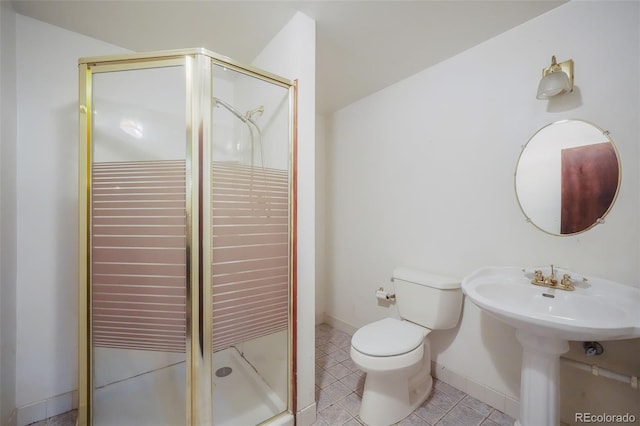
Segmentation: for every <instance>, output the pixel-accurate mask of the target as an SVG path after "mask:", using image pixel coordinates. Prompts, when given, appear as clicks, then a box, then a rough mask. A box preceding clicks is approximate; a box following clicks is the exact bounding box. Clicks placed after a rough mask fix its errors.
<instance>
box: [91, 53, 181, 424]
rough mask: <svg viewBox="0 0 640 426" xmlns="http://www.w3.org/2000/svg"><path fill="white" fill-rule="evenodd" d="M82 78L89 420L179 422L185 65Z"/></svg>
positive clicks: (98, 422)
mask: <svg viewBox="0 0 640 426" xmlns="http://www.w3.org/2000/svg"><path fill="white" fill-rule="evenodd" d="M92 87H93V90H92V92H93V93H92V94H93V105H92V111H91V112H92V120H93V123H92V124H93V125H92V136H93V146H92V149H91V152H92V158H91V160H90V161H91V182H92V185H91V196H90V197H91V198H90V199H91V224H90V229H91V247H92V251H91V312H92V315H91V329H92V338H91V351H92V359H93V370H92V379H91V380H92V387H93V410H92V414H93V416H92V417H93V424H94V425H96V426H119V425H125V424H132V425H133V424H135V425H136V426H142V425H149V426H152V425H153V426H160V425H167V426H170V425H179V424H185V422H186V418H187V417H186V399H185V398H186V395H185V388H186V387H185V380H186V379H185V359H186V358H185V348H186V344H187V343H186V286H187V276H186V271H187V268H186V259H187V254H186V242H187V239H186V227H187V217H186V208H185V205H186V201H185V196H186V194H185V191H186V189H185V188H186V170H185V168H186V159H187V141H186V136H185V131H184V129H185V123H186V120H187V118H186V110H185V108H186V85H185V67H184V66H169V67H167V66H165V67H158V68H145V69H131V70H119V71H113V72H101V73H95V74H94V75H93V81H92Z"/></svg>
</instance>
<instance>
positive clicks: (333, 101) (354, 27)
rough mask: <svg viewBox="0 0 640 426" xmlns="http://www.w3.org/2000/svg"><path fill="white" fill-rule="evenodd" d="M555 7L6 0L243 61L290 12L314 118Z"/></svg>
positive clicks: (28, 10) (101, 34)
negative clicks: (311, 23) (304, 41)
mask: <svg viewBox="0 0 640 426" xmlns="http://www.w3.org/2000/svg"><path fill="white" fill-rule="evenodd" d="M563 3H565V1H564V0H563V1H544V0H531V1H530V0H507V1H505V0H498V1H485V0H469V1H463V0H454V1H451V0H448V1H447V0H443V1H435V0H422V1H419V0H418V1H416V0H414V1H403V0H386V1H385V0H370V1H366V0H359V1H339V0H324V1H312V0H308V1H307V0H305V1H269V0H262V1H242V0H236V1H213V0H209V1H195V0H190V1H170V0H129V1H120V0H14V1H13V5H14V8H15V10H16V12H18V13H20V14H22V15H26V16H30V17H32V18H35V19H38V20H41V21H44V22H47V23H50V24H53V25H56V26H59V27H62V28H66V29H68V30H71V31H74V32H77V33H80V34H85V35H87V36H90V37H93V38H96V39H99V40H103V41H105V42H108V43H111V44H115V45H118V46H121V47H124V48H127V49H130V50H133V51H152V50H166V49H179V48H186V47H205V48H207V49H209V50H212V51H214V52H217V53H219V54H222V55H225V56H229V57H231V58H233V59H234V60H237V61H239V62H242V63H251V61H252V60H253V58H254V57H255V56H256V55H257V54H258V53H259V52H260V51H261V50H262V48H263V47H264V46H265V44H266V43H267V42H268V41H269V40H271V38H272V37H273V36H274V35H275V34H276V33H277V32H278V31H279V30H280V29H281V28H282V27H283V26H284V25H285V24H286V22H287V21H288V20H289V19H290V18H291V17H292V16H293V15H294V14H295V13H296V12H297V11H301V12H303V13H305V14H306V15H308V16H310V17H311V18H313V19H314V20H315V21H316V99H317V106H316V107H317V111H318V112H319V113H330V112H333V111H336V110H338V109H340V108H342V107H344V106H346V105H348V104H350V103H352V102H354V101H356V100H358V99H360V98H362V97H365V96H367V95H369V94H371V93H373V92H376V91H378V90H380V89H382V88H384V87H386V86H389V85H391V84H393V83H395V82H397V81H400V80H402V79H404V78H406V77H409V76H410V75H413V74H415V73H417V72H419V71H421V70H423V69H425V68H428V67H429V66H432V65H434V64H436V63H438V62H441V61H443V60H445V59H447V58H450V57H452V56H454V55H456V54H458V53H460V52H462V51H464V50H466V49H469V48H471V47H473V46H475V45H478V44H480V43H482V42H483V41H485V40H488V39H490V38H492V37H494V36H496V35H498V34H501V33H503V32H505V31H507V30H509V29H510V28H513V27H516V26H518V25H520V24H522V23H523V22H526V21H528V20H530V19H532V18H534V17H536V16H538V15H540V14H543V13H545V12H547V11H548V10H550V9H553V8H555V7H558V6H560V5H561V4H563Z"/></svg>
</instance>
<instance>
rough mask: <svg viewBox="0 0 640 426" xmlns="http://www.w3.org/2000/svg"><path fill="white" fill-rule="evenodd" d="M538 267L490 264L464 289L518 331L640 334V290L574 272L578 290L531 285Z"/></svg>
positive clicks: (581, 336) (609, 336) (577, 336)
mask: <svg viewBox="0 0 640 426" xmlns="http://www.w3.org/2000/svg"><path fill="white" fill-rule="evenodd" d="M534 269H541V270H542V271H543V273H544V274H545V275H548V274H549V269H550V267H548V266H547V267H543V268H521V267H487V268H482V269H479V270H477V271H476V272H474V273H472V274H471V275H469V276H467V277H466V278H464V280H463V281H462V291H463V292H464V294H466V295H467V297H468V298H469V299H470V300H471V301H472V302H473V303H475V304H476V305H478V307H480V308H481V309H483V310H484V311H486V312H487V313H489V314H490V315H492V316H494V317H496V318H498V319H499V320H502V321H504V322H506V323H507V324H509V325H511V326H513V327H515V328H516V329H525V330H529V331H531V332H532V333H535V334H539V335H543V336H549V337H557V338H559V339H563V340H614V339H629V338H633V337H640V309H638V306H640V289H638V288H634V287H630V286H626V285H623V284H619V283H616V282H613V281H608V280H604V279H601V278H596V277H589V278H587V279H586V281H585V280H583V279H584V277H582V276H579V275H578V274H575V273H572V272H570V271H565V270H562V269H559V270H558V269H557V270H556V275H557V276H560V277H561V276H562V274H564V273H568V274H569V275H571V277H572V280H573V281H574V283H575V286H576V288H575V290H574V291H565V290H559V289H553V288H548V287H540V286H537V285H533V284H531V279H532V278H533V271H534Z"/></svg>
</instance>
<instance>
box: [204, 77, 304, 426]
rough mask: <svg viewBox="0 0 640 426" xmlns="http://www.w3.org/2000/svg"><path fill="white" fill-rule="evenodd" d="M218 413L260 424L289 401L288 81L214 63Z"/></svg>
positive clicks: (226, 421) (218, 417)
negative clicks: (269, 79)
mask: <svg viewBox="0 0 640 426" xmlns="http://www.w3.org/2000/svg"><path fill="white" fill-rule="evenodd" d="M213 93H214V98H213V100H212V104H213V109H212V115H213V116H212V123H213V126H212V129H213V146H212V150H211V152H212V158H211V160H212V184H211V191H212V220H211V223H212V232H213V249H212V274H213V281H212V282H213V285H212V299H213V300H212V304H213V318H212V322H213V339H212V340H213V367H212V372H213V383H214V389H213V403H214V405H213V419H214V424H215V425H221V426H227V425H228V426H235V425H256V424H259V423H262V422H264V421H266V420H268V419H269V418H272V417H274V416H276V415H278V414H279V413H281V412H283V411H285V410H286V409H287V407H288V398H289V394H288V387H289V386H288V385H289V382H290V377H289V368H288V366H289V360H290V354H289V339H290V303H289V302H290V299H289V298H290V293H289V290H290V280H291V276H290V253H291V245H290V213H289V204H290V158H291V155H290V154H291V148H290V124H291V123H290V114H289V106H290V103H289V102H290V101H289V90H288V88H285V87H282V86H279V85H274V84H271V83H269V82H266V81H263V80H260V79H257V78H255V77H252V76H249V75H246V74H242V73H240V72H237V71H234V70H231V69H229V68H226V67H223V66H219V65H214V67H213Z"/></svg>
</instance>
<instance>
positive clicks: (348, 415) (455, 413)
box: [31, 324, 514, 426]
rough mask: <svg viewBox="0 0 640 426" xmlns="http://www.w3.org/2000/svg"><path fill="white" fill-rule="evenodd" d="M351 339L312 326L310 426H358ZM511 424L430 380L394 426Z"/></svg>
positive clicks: (64, 424)
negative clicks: (425, 395)
mask: <svg viewBox="0 0 640 426" xmlns="http://www.w3.org/2000/svg"><path fill="white" fill-rule="evenodd" d="M350 347H351V335H349V334H347V333H344V332H342V331H339V330H337V329H335V328H333V327H331V326H329V325H327V324H321V325H318V326H317V327H316V401H317V404H318V420H317V422H316V424H315V426H362V425H364V422H362V421H361V420H360V417H359V416H358V412H359V411H360V401H361V397H362V389H363V386H364V373H363V372H361V371H359V370H358V368H357V367H356V366H355V364H354V363H353V361H351V357H350V355H349V348H350ZM76 416H77V411H75V410H74V411H70V412H68V413H64V414H61V415H59V416H56V417H51V418H49V419H47V420H42V421H40V422H37V423H33V424H32V425H31V426H74V425H75V421H76ZM513 423H514V419H513V418H511V417H509V416H507V415H506V414H504V413H502V412H500V411H498V410H496V409H494V408H492V407H491V406H489V405H487V404H485V403H483V402H481V401H478V400H477V399H475V398H472V397H470V396H469V395H467V394H466V393H464V392H462V391H460V390H458V389H456V388H454V387H453V386H450V385H448V384H447V383H445V382H442V381H439V380H434V389H433V392H432V394H431V396H430V397H429V399H427V401H425V402H424V404H422V405H421V406H420V407H418V408H417V409H416V410H415V411H414V412H413V413H412V414H411V415H410V416H409V417H407V418H405V419H403V420H402V421H401V422H400V423H397V426H512V425H513ZM238 426H250V425H238Z"/></svg>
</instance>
